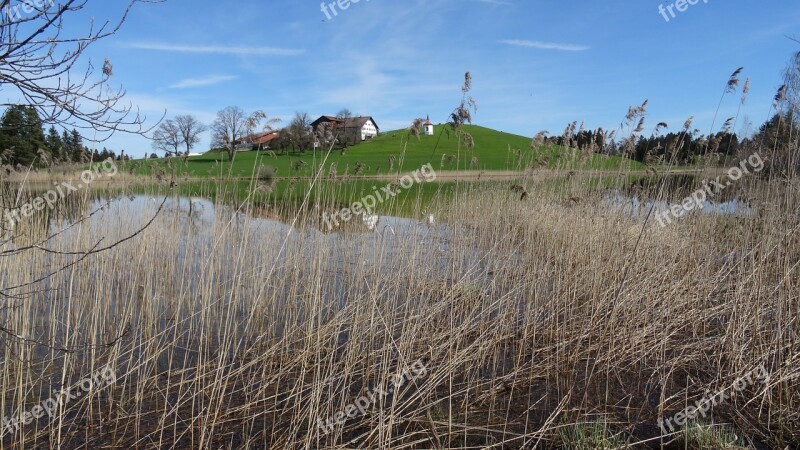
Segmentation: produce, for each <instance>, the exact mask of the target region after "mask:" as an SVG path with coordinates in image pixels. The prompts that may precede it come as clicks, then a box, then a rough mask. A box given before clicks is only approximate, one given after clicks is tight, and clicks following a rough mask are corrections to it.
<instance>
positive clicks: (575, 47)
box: [499, 39, 589, 52]
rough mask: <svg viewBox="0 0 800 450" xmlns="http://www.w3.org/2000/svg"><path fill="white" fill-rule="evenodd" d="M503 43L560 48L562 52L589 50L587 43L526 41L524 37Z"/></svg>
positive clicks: (505, 40)
mask: <svg viewBox="0 0 800 450" xmlns="http://www.w3.org/2000/svg"><path fill="white" fill-rule="evenodd" d="M499 42H500V43H501V44H506V45H514V46H516V47H527V48H538V49H541V50H559V51H562V52H583V51H586V50H589V47H588V46H586V45H575V44H561V43H557V42H542V41H526V40H522V39H503V40H501V41H499Z"/></svg>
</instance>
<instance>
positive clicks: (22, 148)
mask: <svg viewBox="0 0 800 450" xmlns="http://www.w3.org/2000/svg"><path fill="white" fill-rule="evenodd" d="M108 158H113V159H114V160H119V159H122V158H124V159H128V157H127V156H125V155H124V151H123V152H120V154H119V155H117V154H116V153H115V152H114V151H110V150H108V149H106V148H103V149H102V150H101V151H97V150H95V151H94V152H92V150H90V149H89V148H88V147H86V146H85V145H83V138H82V137H81V134H80V133H79V132H78V131H77V130H76V129H72V130H71V131H67V130H64V131H63V132H61V133H59V132H58V130H56V128H55V127H54V126H50V127H49V128H48V129H47V130H45V129H44V127H43V124H42V120H41V119H40V118H39V114H38V113H37V112H36V110H35V109H34V108H32V107H30V106H23V105H14V106H10V107H8V108H7V109H6V110H5V112H4V113H3V117H2V120H0V163H2V164H3V165H4V166H5V167H6V169H14V170H17V169H22V168H27V167H35V168H42V167H50V166H54V165H62V164H69V163H87V162H89V161H101V160H105V159H108Z"/></svg>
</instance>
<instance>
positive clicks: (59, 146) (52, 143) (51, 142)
mask: <svg viewBox="0 0 800 450" xmlns="http://www.w3.org/2000/svg"><path fill="white" fill-rule="evenodd" d="M45 150H47V153H49V154H50V156H51V157H52V159H53V160H54V161H58V162H61V161H64V159H65V158H64V141H63V140H61V136H60V135H59V134H58V131H56V127H54V126H52V125H51V126H50V129H48V130H47V137H46V138H45Z"/></svg>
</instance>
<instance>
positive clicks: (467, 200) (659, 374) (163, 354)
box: [0, 173, 800, 449]
mask: <svg viewBox="0 0 800 450" xmlns="http://www.w3.org/2000/svg"><path fill="white" fill-rule="evenodd" d="M558 180H559V181H558V182H553V181H552V180H547V179H545V180H537V179H534V178H523V179H520V180H516V181H513V182H508V183H496V184H470V183H462V184H460V185H459V189H460V192H459V194H458V195H454V196H452V197H450V198H448V199H447V201H444V200H441V201H439V200H436V199H434V200H433V201H426V202H423V201H421V198H420V197H419V196H420V195H421V194H419V193H415V195H413V196H409V197H408V198H407V199H405V200H404V201H407V202H411V203H413V204H414V207H413V208H412V212H411V213H410V214H406V215H411V216H412V217H415V220H418V221H422V219H423V218H424V217H425V215H426V214H428V213H433V214H434V215H435V217H436V222H437V226H434V227H428V226H425V225H424V224H419V226H415V227H411V228H409V229H407V230H405V231H404V232H400V231H399V230H393V229H390V228H388V227H385V226H384V224H383V223H379V225H378V230H377V231H376V232H373V233H365V232H364V230H356V229H353V230H341V231H342V232H340V233H334V234H324V233H320V232H319V231H318V230H319V228H318V226H317V225H318V224H317V220H318V217H319V216H318V213H317V212H316V210H315V209H314V208H313V206H311V207H309V208H307V209H306V210H303V211H301V212H300V214H299V215H298V214H297V210H296V209H295V208H294V205H285V206H281V205H277V206H273V207H270V208H267V209H266V210H264V209H259V208H256V207H254V206H252V204H249V203H247V202H242V201H236V202H232V203H227V202H225V201H223V200H224V199H225V198H226V197H227V196H228V195H229V194H231V191H230V188H228V187H226V185H224V184H207V185H205V186H202V187H200V188H198V192H197V193H196V194H198V196H200V197H212V196H213V197H215V198H216V199H217V200H216V201H215V203H216V207H215V208H214V209H215V214H214V215H213V216H208V215H206V214H205V213H204V210H203V208H208V206H207V205H204V204H203V203H192V202H188V204H187V203H186V202H185V201H184V202H181V201H178V200H169V201H168V203H167V204H166V207H165V209H164V210H162V211H161V213H159V214H156V213H157V211H158V206H159V204H160V201H161V200H159V199H158V198H157V197H156V196H152V197H146V196H145V197H142V196H139V197H135V198H134V199H133V200H132V199H131V198H129V197H128V196H127V195H121V194H122V193H123V192H125V191H126V190H127V189H128V188H127V187H125V186H117V188H116V192H117V194H112V195H110V197H112V198H114V199H115V200H114V201H113V202H112V203H111V204H110V205H109V206H108V207H107V208H106V209H105V210H103V211H102V214H103V215H102V218H101V219H98V220H94V221H88V222H85V223H82V224H80V225H79V226H76V227H73V228H71V229H70V230H69V232H66V233H63V234H59V235H57V236H55V237H54V238H53V239H51V240H49V241H47V243H46V248H48V249H51V250H55V251H62V252H75V251H82V250H85V249H89V248H92V247H93V246H95V245H97V242H98V240H100V239H101V238H102V240H103V241H104V242H114V241H115V240H117V239H119V238H121V237H124V236H127V235H129V234H131V233H134V232H135V231H136V230H137V229H139V227H140V226H141V225H142V223H144V222H146V221H147V220H148V219H149V218H151V217H153V216H155V217H156V219H155V222H154V223H153V224H152V225H151V226H150V227H149V228H147V229H146V230H145V231H144V232H143V233H142V234H141V235H140V236H138V237H137V238H136V239H135V240H132V241H128V242H125V243H123V244H121V245H118V246H116V247H114V248H112V249H110V250H108V251H106V252H103V253H100V254H97V255H93V256H91V257H89V258H86V259H84V260H81V261H77V260H78V259H80V258H79V257H78V256H75V255H66V254H55V253H48V252H43V251H37V250H32V251H28V252H23V253H19V254H11V255H6V256H4V257H3V258H1V259H0V274H2V282H3V286H17V285H25V284H26V283H29V282H30V281H31V280H32V279H36V278H39V277H43V276H46V275H48V274H49V273H51V272H52V271H53V270H54V269H55V268H58V267H63V266H66V265H68V264H72V263H75V264H74V265H72V266H69V267H68V268H67V269H65V270H62V271H60V272H58V273H56V274H54V275H50V276H49V277H47V278H46V281H43V282H40V283H36V284H34V285H30V286H27V287H25V288H22V289H17V290H6V291H5V294H7V295H12V297H6V298H5V300H4V303H3V305H4V306H3V309H2V320H3V322H2V325H3V327H4V328H5V329H7V330H11V331H13V334H14V335H19V336H23V337H26V338H28V339H32V340H35V341H38V342H40V343H41V344H40V345H37V344H32V343H31V342H29V341H21V340H19V339H17V338H14V337H13V336H10V335H8V334H4V335H3V347H2V358H3V365H2V368H1V369H0V377H2V397H1V398H0V407H2V410H3V411H4V414H5V415H6V416H11V415H12V414H19V413H20V412H23V411H26V410H30V409H31V408H32V407H33V406H34V405H35V404H37V402H40V401H41V400H42V399H44V398H46V397H48V396H49V395H50V392H51V391H52V390H53V389H58V388H60V387H62V386H66V385H69V384H70V383H76V382H77V381H79V380H80V379H81V378H82V377H85V376H86V375H87V374H90V373H92V372H93V371H95V370H97V369H98V368H100V367H103V366H104V365H106V364H111V365H112V367H113V368H114V370H115V373H116V374H117V382H116V383H115V384H113V385H112V386H110V387H107V388H104V389H100V390H97V391H92V392H90V393H88V394H87V395H85V396H83V397H81V398H79V399H76V400H74V401H73V402H71V403H70V404H68V405H67V406H66V408H65V409H63V410H59V411H58V412H57V413H56V414H55V417H54V418H53V420H50V421H48V420H45V419H40V420H39V421H36V422H34V423H32V424H29V425H26V426H25V427H24V428H22V429H21V430H19V431H18V432H15V433H13V434H11V435H6V436H4V437H3V447H4V448H34V447H35V448H41V447H52V448H56V447H59V446H60V448H77V447H84V446H91V447H97V448H101V447H116V448H209V449H211V448H213V449H217V448H253V449H255V448H308V449H316V448H387V449H389V448H391V449H403V448H487V447H488V448H534V447H538V448H559V447H562V446H563V448H588V447H586V445H589V444H587V443H592V442H600V441H602V442H604V444H602V445H603V446H605V445H609V446H610V447H609V448H618V447H616V445H617V444H620V443H623V444H624V445H626V446H627V448H648V447H651V448H658V447H659V445H661V444H663V445H665V446H666V447H665V448H684V447H682V446H681V447H676V445H681V444H678V442H679V441H676V439H678V437H677V436H674V435H672V436H663V437H661V436H660V434H661V433H660V430H659V429H658V427H657V425H656V423H657V419H658V418H659V417H668V416H670V415H672V414H674V413H675V412H677V411H680V410H683V409H684V408H685V407H686V405H690V404H692V402H693V401H694V400H696V399H699V398H702V397H703V396H704V395H705V394H706V393H707V392H714V391H717V390H718V389H720V388H721V387H724V386H729V385H730V383H732V382H733V381H734V380H735V379H736V378H737V377H739V376H741V375H742V374H744V373H746V372H748V371H750V370H752V369H753V368H754V367H756V366H758V365H759V364H765V367H766V368H767V369H768V370H769V372H770V374H771V379H770V383H769V385H768V386H766V387H764V386H760V385H756V386H751V387H749V388H748V389H746V390H745V391H744V392H741V393H739V394H738V395H737V396H736V397H735V398H733V399H731V400H730V401H729V402H727V403H725V404H720V405H718V406H716V407H715V408H714V409H713V411H712V412H711V414H712V415H713V418H714V420H715V422H726V423H730V424H731V425H730V426H731V427H735V429H736V430H738V431H737V433H742V435H746V436H748V437H749V438H751V439H753V440H757V441H760V442H764V443H766V444H767V445H769V446H770V447H771V448H786V447H787V446H789V447H790V448H792V447H795V446H797V445H800V437H799V436H798V435H797V432H796V430H798V429H800V418H799V417H798V412H797V411H798V410H799V409H798V406H800V399H799V398H798V397H797V392H798V389H797V387H798V386H797V381H796V380H797V379H798V375H800V368H799V367H800V366H798V362H797V358H798V354H800V349H799V348H798V341H797V336H798V334H797V326H798V325H797V323H798V322H797V321H798V313H799V312H800V311H799V309H800V308H799V307H798V285H797V283H796V282H795V280H796V276H795V272H794V269H795V267H796V266H797V264H798V262H800V246H798V245H797V235H796V233H795V231H796V230H797V228H798V227H800V221H799V219H798V216H797V214H796V211H797V210H798V209H797V208H798V207H800V201H799V200H798V198H800V197H798V195H797V189H798V188H797V185H796V184H786V183H783V182H770V181H756V180H752V181H748V182H747V184H745V185H744V186H745V187H744V188H743V189H745V191H744V193H746V195H747V196H748V198H749V199H750V202H751V204H752V205H753V206H754V207H755V208H756V211H757V213H756V214H753V215H751V216H714V215H705V214H694V215H690V216H688V217H686V218H685V219H683V220H679V221H676V222H675V223H673V224H672V225H670V226H669V227H665V228H661V227H657V226H651V225H648V226H647V227H645V228H644V237H643V239H641V240H639V235H640V232H641V230H642V226H643V222H642V218H639V217H634V216H628V215H624V214H620V213H616V212H612V211H609V210H607V209H605V208H603V207H602V206H601V200H602V196H603V192H604V191H605V190H607V189H614V188H619V189H622V188H625V187H627V186H628V185H629V180H628V178H627V177H626V176H624V175H623V176H618V177H610V178H609V177H604V179H602V180H601V179H600V177H599V176H597V177H594V176H589V179H588V180H587V178H586V177H585V176H579V175H575V176H569V174H568V173H564V174H562V177H561V178H559V179H558ZM165 183H166V182H165ZM512 188H513V190H512ZM318 189H319V191H318V192H316V193H315V194H314V196H312V198H313V199H315V201H314V202H312V203H316V204H320V205H325V204H326V200H325V198H338V196H339V195H340V194H341V193H338V192H337V191H336V190H337V189H350V190H352V189H353V188H352V187H351V186H350V185H348V184H346V183H345V184H341V183H340V184H336V183H330V184H324V185H320V186H319V187H318ZM234 190H235V189H234ZM255 190H256V185H255V184H254V185H253V191H255ZM212 191H213V192H212ZM156 192H157V191H155V190H154V191H153V193H154V194H155V193H156ZM358 192H360V191H350V192H348V193H347V195H351V196H353V197H354V198H358V195H357V194H358ZM520 192H527V193H529V195H528V196H526V198H524V199H522V200H521V199H520V195H519V193H520ZM80 198H81V201H83V202H85V203H83V204H82V207H81V208H83V209H79V211H81V212H82V214H86V211H89V210H91V206H90V202H91V197H90V196H85V197H80ZM572 199H580V200H577V201H573V200H572ZM330 205H331V206H333V205H334V203H330ZM393 208H398V209H391V208H390V209H387V210H386V211H385V213H384V214H391V213H392V212H393V211H394V212H397V211H399V210H400V207H399V206H396V207H393ZM256 216H260V217H268V218H271V219H280V220H281V221H282V222H280V221H267V222H265V221H264V220H263V219H260V218H258V217H256ZM294 219H298V220H296V221H295V222H294V227H291V226H288V225H287V224H291V223H292V221H293V220H294ZM68 222H69V221H66V222H64V223H68ZM442 223H443V224H444V225H438V224H442ZM395 231H397V232H396V233H395ZM637 242H639V245H638V247H637V245H636V244H637ZM9 245H14V244H13V243H7V244H6V246H7V247H6V248H8V246H9ZM76 261H77V262H76ZM621 286H622V287H623V288H622V289H620V287H621ZM109 343H113V344H111V345H109ZM55 348H58V349H69V351H70V352H64V351H60V350H56V349H55ZM418 359H419V360H422V361H424V362H425V364H426V366H427V367H428V373H427V376H425V377H422V378H419V379H417V380H415V382H414V383H410V384H407V385H404V386H403V387H402V388H401V389H400V390H399V391H398V392H395V393H394V394H392V395H389V396H386V397H383V398H380V399H379V401H377V402H376V403H375V404H374V405H372V406H371V408H370V409H369V411H367V413H366V414H365V415H363V416H360V417H357V418H354V419H351V420H348V421H346V422H345V423H344V424H343V425H342V426H337V427H335V429H334V430H333V431H332V432H331V433H329V434H324V433H322V432H321V430H320V429H319V428H318V425H317V423H318V419H319V418H322V419H323V420H324V419H325V418H327V417H331V416H333V415H334V414H336V412H338V411H342V410H343V409H344V408H345V407H346V406H347V405H348V404H350V403H352V402H353V401H354V400H355V399H356V398H357V397H359V396H360V395H364V393H365V392H367V391H369V390H370V389H374V388H375V387H376V386H384V385H385V384H386V383H387V380H389V379H390V378H391V376H392V375H394V374H396V373H398V372H402V371H403V370H404V368H406V367H408V365H409V364H411V363H412V362H413V361H416V360H418ZM582 416H594V417H598V416H601V417H603V418H604V419H603V423H602V424H599V422H598V423H595V424H594V425H590V426H584V425H585V424H584V425H580V426H578V425H564V424H571V423H572V424H576V423H577V424H583V423H584V422H581V421H576V419H577V418H579V417H582ZM606 423H613V424H615V425H614V427H613V430H617V431H614V432H612V431H611V429H610V428H609V427H608V426H606V425H603V424H606ZM686 430H687V431H686V432H685V433H686V434H685V435H686V436H689V437H690V438H691V439H694V441H697V442H700V441H701V440H702V439H705V438H702V439H701V437H700V435H701V434H702V433H700V431H698V430H695V427H694V425H691V426H689V427H687V428H686ZM693 430H694V431H693ZM623 432H624V433H625V434H621V433H623ZM682 433H683V432H679V433H678V434H679V435H682ZM622 436H629V437H630V438H629V439H628V438H626V439H624V440H620V439H622ZM692 436H694V437H692ZM720 436H721V435H720ZM718 437H719V436H718ZM723 437H724V436H723ZM723 437H719V439H717V440H718V441H722V440H724V439H723ZM565 440H568V441H569V443H570V444H569V445H567V442H565ZM598 440H600V441H598ZM703 442H705V441H703ZM598 445H601V444H598ZM670 446H672V447H670ZM690 448H691V447H690ZM704 448H705V447H704ZM721 448H724V447H721Z"/></svg>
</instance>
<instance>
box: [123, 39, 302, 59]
mask: <svg viewBox="0 0 800 450" xmlns="http://www.w3.org/2000/svg"><path fill="white" fill-rule="evenodd" d="M127 47H129V48H136V49H141V50H157V51H163V52H176V53H206V54H217V55H235V56H297V55H302V54H304V53H305V52H306V51H305V50H303V49H295V48H279V47H227V46H220V45H172V44H163V43H142V42H133V43H130V44H127Z"/></svg>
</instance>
